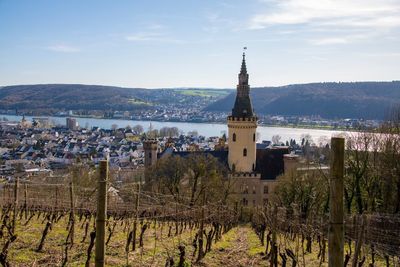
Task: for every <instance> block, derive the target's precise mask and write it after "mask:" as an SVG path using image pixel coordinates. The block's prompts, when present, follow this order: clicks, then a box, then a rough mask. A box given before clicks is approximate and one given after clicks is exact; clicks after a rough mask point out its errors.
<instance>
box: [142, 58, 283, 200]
mask: <svg viewBox="0 0 400 267" xmlns="http://www.w3.org/2000/svg"><path fill="white" fill-rule="evenodd" d="M238 79H239V82H238V85H237V88H236V100H235V104H234V106H233V109H232V113H231V114H230V115H229V116H228V118H227V125H228V150H226V149H221V148H224V147H225V144H223V145H222V144H221V145H220V148H219V149H218V150H214V151H196V152H189V151H185V152H177V151H174V149H173V148H172V147H168V148H166V149H165V150H164V151H162V152H161V153H158V152H157V150H158V147H157V142H156V141H155V140H148V141H147V142H145V143H144V150H145V166H147V167H148V166H151V165H154V164H155V163H156V162H157V159H159V158H162V157H165V156H168V155H179V156H183V157H184V156H186V155H188V154H190V153H204V154H210V155H212V156H214V157H216V158H218V160H219V161H220V162H223V163H225V164H226V166H227V167H228V168H229V170H230V174H229V177H228V178H229V179H233V180H234V183H233V184H234V194H236V196H237V199H238V200H239V201H240V202H241V203H242V205H243V206H259V205H263V204H265V203H266V202H268V199H269V198H270V196H271V193H272V192H273V190H274V188H275V186H276V178H277V177H278V176H279V175H281V174H283V173H284V170H285V162H284V155H287V154H289V148H288V147H271V146H268V145H266V144H265V143H261V144H257V143H256V131H257V124H258V122H257V121H258V118H257V116H256V114H255V112H254V110H253V107H252V103H251V98H250V86H249V74H248V73H247V67H246V58H245V53H243V56H242V64H241V68H240V73H239V75H238Z"/></svg>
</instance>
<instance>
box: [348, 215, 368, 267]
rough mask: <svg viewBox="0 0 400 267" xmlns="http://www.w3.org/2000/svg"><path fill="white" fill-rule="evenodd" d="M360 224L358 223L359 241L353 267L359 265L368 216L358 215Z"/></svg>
mask: <svg viewBox="0 0 400 267" xmlns="http://www.w3.org/2000/svg"><path fill="white" fill-rule="evenodd" d="M357 221H358V222H359V224H358V225H357V228H358V226H360V229H359V230H358V235H357V241H356V248H355V250H354V257H353V263H352V265H351V266H352V267H356V266H357V265H358V256H359V255H360V251H361V246H362V244H363V239H364V229H365V221H366V216H365V214H363V215H362V216H359V217H358V220H357Z"/></svg>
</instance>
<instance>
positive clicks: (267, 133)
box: [0, 115, 343, 144]
mask: <svg viewBox="0 0 400 267" xmlns="http://www.w3.org/2000/svg"><path fill="white" fill-rule="evenodd" d="M34 117H35V118H38V116H34ZM3 118H7V119H8V120H9V121H21V119H22V116H15V115H0V119H3ZM32 118H33V117H32V116H26V119H27V120H32ZM46 118H49V119H50V121H51V122H52V123H53V124H55V125H65V124H66V117H46ZM76 120H77V122H78V123H79V125H80V126H82V127H86V126H89V127H93V126H97V127H100V128H103V129H111V127H112V125H113V124H116V125H117V126H118V127H120V128H122V127H126V126H128V125H129V126H135V125H138V124H140V125H142V126H143V128H144V129H145V130H147V129H148V128H149V127H150V124H151V126H152V127H153V129H161V128H162V127H177V128H178V129H179V130H180V131H183V132H184V133H187V132H190V131H194V130H196V131H197V132H198V133H199V134H200V135H203V136H206V137H210V136H221V135H222V134H223V133H227V131H228V127H227V126H226V124H221V123H190V122H161V121H135V120H116V119H95V118H78V117H76ZM257 133H258V140H259V141H261V140H271V139H272V136H274V135H279V136H280V137H281V141H284V142H285V141H287V140H290V139H295V140H296V141H297V142H299V141H301V139H302V137H303V136H304V135H309V136H310V137H311V138H312V140H313V141H314V142H315V143H317V144H319V143H320V142H321V141H322V140H327V139H329V138H331V137H332V136H337V135H341V134H343V131H334V130H321V129H302V128H286V127H268V126H258V128H257Z"/></svg>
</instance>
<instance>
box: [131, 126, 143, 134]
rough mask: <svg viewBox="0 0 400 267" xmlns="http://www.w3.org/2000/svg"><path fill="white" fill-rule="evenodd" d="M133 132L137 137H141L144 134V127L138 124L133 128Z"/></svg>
mask: <svg viewBox="0 0 400 267" xmlns="http://www.w3.org/2000/svg"><path fill="white" fill-rule="evenodd" d="M132 131H133V133H134V134H136V135H141V134H142V133H143V132H144V129H143V126H142V125H140V124H137V125H135V126H133V127H132Z"/></svg>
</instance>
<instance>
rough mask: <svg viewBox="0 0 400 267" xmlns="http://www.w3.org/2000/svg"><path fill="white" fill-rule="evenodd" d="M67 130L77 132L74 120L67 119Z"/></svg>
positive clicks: (76, 124) (76, 123)
mask: <svg viewBox="0 0 400 267" xmlns="http://www.w3.org/2000/svg"><path fill="white" fill-rule="evenodd" d="M66 124H67V128H68V129H70V130H77V129H78V126H79V125H78V122H77V121H76V119H74V118H67V120H66Z"/></svg>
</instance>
